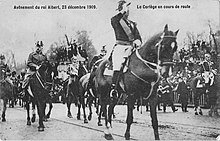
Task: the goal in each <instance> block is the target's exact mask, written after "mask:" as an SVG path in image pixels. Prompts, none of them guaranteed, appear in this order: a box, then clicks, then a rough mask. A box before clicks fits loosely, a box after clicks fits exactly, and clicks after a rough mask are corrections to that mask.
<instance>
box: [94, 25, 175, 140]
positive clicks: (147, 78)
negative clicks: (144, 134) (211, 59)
mask: <svg viewBox="0 0 220 141" xmlns="http://www.w3.org/2000/svg"><path fill="white" fill-rule="evenodd" d="M177 33H178V31H176V32H172V31H169V30H168V26H167V25H166V26H165V28H164V31H163V32H161V33H158V34H156V35H155V36H153V37H151V38H150V39H149V40H148V41H147V42H146V43H145V44H144V45H143V46H142V47H141V48H138V49H136V51H134V52H133V53H132V54H131V56H130V57H129V63H128V65H127V67H128V69H127V71H126V72H125V73H124V75H123V82H122V83H121V82H120V85H123V88H124V90H125V91H126V94H127V96H128V97H127V110H128V112H127V120H126V123H127V129H126V132H125V139H130V128H131V124H132V123H133V108H134V104H135V101H136V99H137V98H139V97H140V96H142V97H144V98H145V99H149V104H150V115H151V119H152V126H153V129H154V136H155V139H157V140H158V139H159V133H158V120H157V113H156V106H157V96H156V92H157V86H158V81H159V79H160V77H161V76H163V77H167V75H168V72H169V69H170V66H171V64H172V63H171V62H172V60H173V53H174V52H175V51H176V50H177V42H176V36H177ZM108 63H109V60H104V61H103V62H101V63H100V65H99V66H98V68H97V70H96V73H97V74H96V76H95V86H96V89H97V94H99V95H100V102H101V106H103V107H105V108H104V109H105V110H108V112H105V113H106V115H105V126H106V129H107V132H106V133H105V138H106V139H113V137H112V134H111V133H110V130H109V128H110V127H112V126H111V122H112V119H111V118H112V114H113V108H114V104H115V103H114V102H111V99H112V98H111V97H110V86H111V82H112V77H111V76H104V74H103V72H104V70H105V66H106V65H107V64H108ZM107 104H109V107H108V109H107V108H106V107H107Z"/></svg>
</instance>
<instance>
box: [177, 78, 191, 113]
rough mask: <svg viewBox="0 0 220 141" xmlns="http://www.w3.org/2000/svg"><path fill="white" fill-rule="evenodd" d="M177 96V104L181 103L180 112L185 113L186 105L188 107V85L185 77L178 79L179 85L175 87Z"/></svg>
mask: <svg viewBox="0 0 220 141" xmlns="http://www.w3.org/2000/svg"><path fill="white" fill-rule="evenodd" d="M177 94H179V102H180V103H181V105H182V106H181V107H182V111H183V112H188V111H187V105H188V95H189V89H188V84H187V82H186V77H184V78H181V77H180V78H179V84H178V87H177Z"/></svg>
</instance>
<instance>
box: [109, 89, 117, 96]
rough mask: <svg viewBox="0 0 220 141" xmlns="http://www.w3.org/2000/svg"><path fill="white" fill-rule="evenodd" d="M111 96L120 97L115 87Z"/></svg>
mask: <svg viewBox="0 0 220 141" xmlns="http://www.w3.org/2000/svg"><path fill="white" fill-rule="evenodd" d="M109 96H110V98H113V97H118V91H117V90H115V89H111V91H110V94H109Z"/></svg>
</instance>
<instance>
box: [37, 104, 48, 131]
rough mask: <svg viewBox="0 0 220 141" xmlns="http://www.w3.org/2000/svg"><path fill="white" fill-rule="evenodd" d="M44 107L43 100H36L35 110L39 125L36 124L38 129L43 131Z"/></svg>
mask: <svg viewBox="0 0 220 141" xmlns="http://www.w3.org/2000/svg"><path fill="white" fill-rule="evenodd" d="M45 107H46V102H43V101H37V111H38V116H39V126H38V131H44V128H45V127H44V123H43V121H44V116H45V111H44V110H45Z"/></svg>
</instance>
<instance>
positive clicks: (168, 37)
mask: <svg viewBox="0 0 220 141" xmlns="http://www.w3.org/2000/svg"><path fill="white" fill-rule="evenodd" d="M178 31H179V30H177V31H176V32H173V31H170V30H168V25H165V27H164V30H163V32H161V33H158V34H156V35H155V36H153V37H152V38H150V39H149V40H148V41H147V42H146V43H145V44H144V45H143V46H142V48H145V49H143V50H145V51H143V52H142V55H143V56H145V57H143V58H144V59H146V60H147V61H149V62H152V63H155V64H158V65H160V66H161V75H162V76H163V77H168V73H169V70H170V68H171V66H172V64H173V54H174V52H176V50H177V41H176V36H177V33H178Z"/></svg>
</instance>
